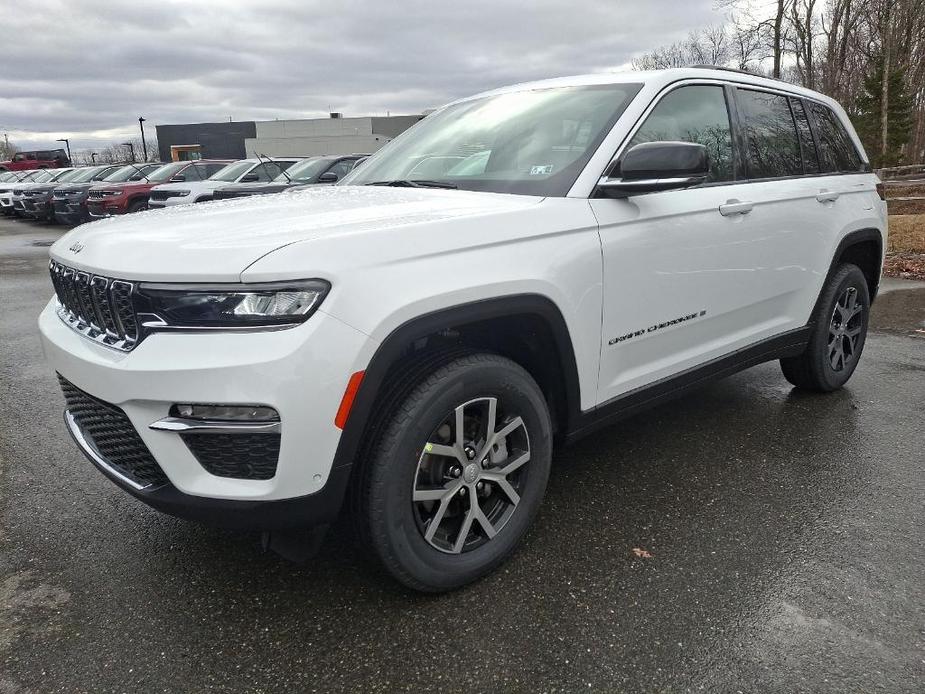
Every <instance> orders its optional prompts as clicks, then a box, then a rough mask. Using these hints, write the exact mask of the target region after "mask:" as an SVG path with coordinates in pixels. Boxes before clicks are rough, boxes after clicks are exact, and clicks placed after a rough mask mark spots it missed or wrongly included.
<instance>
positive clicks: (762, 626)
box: [0, 220, 925, 694]
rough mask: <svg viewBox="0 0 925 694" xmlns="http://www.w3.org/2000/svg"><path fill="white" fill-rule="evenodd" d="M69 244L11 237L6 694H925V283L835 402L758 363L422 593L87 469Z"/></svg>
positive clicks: (3, 565) (3, 506)
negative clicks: (181, 515)
mask: <svg viewBox="0 0 925 694" xmlns="http://www.w3.org/2000/svg"><path fill="white" fill-rule="evenodd" d="M59 234H60V231H59V230H55V229H53V228H49V227H42V226H38V225H29V224H23V223H15V222H9V221H3V220H0V297H2V302H0V402H2V409H0V519H2V524H0V694H13V693H16V694H21V693H23V692H41V693H45V692H148V691H152V692H162V691H163V692H202V691H249V692H250V691H252V692H270V691H320V692H331V691H342V690H343V691H358V692H359V691H362V692H375V691H383V692H394V691H405V690H415V691H434V690H444V691H479V692H495V691H525V692H534V691H550V692H551V691H562V692H576V691H667V692H684V691H701V690H712V691H722V692H726V691H746V692H796V691H814V692H815V691H831V692H845V691H853V692H872V691H886V692H920V691H922V690H923V683H925V599H923V598H925V579H923V576H925V542H923V540H925V502H923V501H925V472H923V464H925V454H923V451H925V426H923V424H925V422H923V411H925V334H922V333H917V332H916V330H917V329H925V324H923V321H925V287H919V288H907V287H912V285H909V284H903V283H901V282H898V283H897V282H891V283H889V285H890V286H888V287H887V289H888V290H889V291H885V292H884V293H883V295H882V296H881V297H880V298H879V299H878V302H877V304H876V305H875V307H874V318H873V322H872V324H873V326H874V328H875V332H873V333H871V335H870V336H869V338H868V342H867V347H866V350H865V354H864V357H863V359H862V362H861V365H860V367H859V369H858V371H857V373H856V374H855V376H854V378H853V379H852V380H851V382H850V383H849V384H848V386H847V387H846V388H845V389H844V390H842V391H840V392H837V393H834V394H831V395H825V396H821V395H807V394H801V393H799V392H796V391H794V390H792V389H791V388H790V387H789V385H788V384H787V383H786V382H785V381H784V379H783V378H782V377H781V375H780V372H779V369H778V367H777V365H776V364H773V363H772V364H765V365H762V366H759V367H757V368H754V369H752V370H750V371H747V372H744V373H742V374H739V375H737V376H734V377H732V378H729V379H727V380H725V381H722V382H720V383H717V384H715V385H712V386H709V387H707V388H705V389H703V390H701V391H699V392H697V393H695V394H692V395H690V396H688V397H686V398H684V399H683V400H680V401H677V402H675V403H671V404H668V405H666V406H663V407H660V408H658V409H655V410H651V411H649V412H647V413H644V414H642V415H640V416H637V417H635V418H634V419H631V420H628V421H626V422H624V423H623V424H621V425H619V426H617V427H615V428H612V429H610V430H607V431H604V432H602V433H601V434H599V435H596V436H594V437H591V438H589V439H586V440H584V441H582V442H581V443H579V444H577V445H575V446H573V447H571V448H567V449H564V450H562V451H560V452H559V453H558V454H557V455H556V459H555V461H554V467H553V474H552V477H551V480H550V484H549V491H548V494H547V499H546V502H545V504H544V506H543V509H542V511H541V513H540V516H539V518H538V520H537V523H536V525H535V527H534V529H533V530H532V532H531V533H530V534H529V536H528V538H527V541H526V542H525V544H524V546H523V547H522V549H521V550H520V551H519V552H518V553H517V554H516V555H515V557H514V558H513V560H512V561H510V562H509V563H508V564H507V565H505V566H504V567H503V568H502V569H501V570H500V571H498V572H497V573H495V574H493V575H492V576H490V577H488V578H486V579H485V580H482V581H481V582H479V583H477V584H476V585H473V586H471V587H469V588H466V589H464V590H461V591H458V592H456V593H453V594H450V595H445V596H439V597H422V596H419V595H415V594H410V593H407V592H405V591H403V590H401V589H399V588H397V587H395V585H394V584H392V583H391V582H390V581H388V580H386V579H385V578H383V577H382V576H380V575H378V574H377V573H375V571H373V570H372V569H370V568H369V567H368V566H366V565H364V564H363V563H362V562H361V560H360V558H359V557H358V556H357V552H356V549H355V547H354V545H353V540H352V538H351V535H350V533H349V532H347V531H346V530H345V529H343V528H338V529H336V530H335V532H333V533H332V534H330V535H329V537H328V539H327V541H326V543H325V546H324V547H323V549H322V552H321V555H320V556H319V557H318V558H317V559H316V560H315V561H314V562H312V563H311V564H309V565H307V566H301V567H300V566H296V565H293V564H289V563H286V562H285V561H282V560H280V559H278V558H276V557H275V556H273V555H267V554H262V553H261V552H260V550H259V538H258V537H257V536H256V535H253V534H239V533H230V532H224V531H218V530H212V529H208V528H203V527H200V526H196V525H193V524H189V523H185V522H182V521H179V520H175V519H172V518H169V517H166V516H161V515H159V514H157V513H155V512H154V511H152V510H150V509H148V508H147V507H145V506H143V505H142V504H140V503H138V502H136V501H134V500H133V499H131V498H129V497H128V496H126V495H125V494H123V493H122V492H120V491H119V490H118V489H116V488H115V487H114V486H113V485H111V484H110V483H109V482H108V481H107V480H106V479H104V478H103V477H102V476H101V475H100V474H98V473H97V472H96V471H95V470H93V469H92V468H91V466H90V465H89V463H87V461H86V460H85V459H84V458H83V457H82V455H81V454H80V453H78V452H77V450H76V449H75V448H74V447H73V445H72V444H71V442H70V440H69V438H68V436H67V434H66V433H65V430H64V427H63V424H62V421H61V409H62V400H61V397H60V395H59V394H58V390H57V386H56V383H55V380H54V377H53V374H52V373H50V372H49V370H48V369H47V368H46V366H45V364H44V363H43V361H42V356H41V351H40V346H39V341H38V336H37V333H36V327H35V318H36V315H37V314H38V312H39V310H40V308H41V306H42V304H43V303H44V302H45V301H46V300H47V298H48V296H50V294H51V287H50V283H49V281H48V279H47V274H46V270H45V263H46V257H47V256H46V253H47V249H46V248H44V247H42V246H41V245H33V242H39V243H42V242H45V241H48V240H51V239H54V238H56V237H57V236H58V235H59ZM637 550H638V551H637ZM640 554H641V555H643V556H639V555H640Z"/></svg>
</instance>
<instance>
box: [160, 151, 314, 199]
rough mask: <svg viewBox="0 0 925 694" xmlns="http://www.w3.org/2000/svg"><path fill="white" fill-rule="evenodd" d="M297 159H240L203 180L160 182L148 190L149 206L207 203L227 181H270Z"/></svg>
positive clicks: (228, 182)
mask: <svg viewBox="0 0 925 694" xmlns="http://www.w3.org/2000/svg"><path fill="white" fill-rule="evenodd" d="M299 161H300V157H290V158H278V157H274V158H273V159H269V158H266V159H241V160H240V161H236V162H233V163H231V164H228V165H227V166H224V167H222V168H221V169H220V170H218V171H215V172H213V173H212V175H211V176H209V178H207V179H206V180H204V181H196V180H190V181H183V182H175V183H162V184H160V185H158V186H155V187H154V188H153V189H152V190H151V195H150V196H149V197H148V207H149V208H151V209H155V208H159V207H170V206H173V205H186V204H189V203H193V202H206V201H207V200H211V199H212V194H213V193H214V192H215V191H216V190H217V189H219V188H222V187H223V186H226V185H228V184H230V183H247V184H259V183H261V182H264V183H269V182H270V181H272V180H274V179H275V178H276V177H277V176H280V175H281V174H282V172H283V171H286V170H287V169H289V167H290V166H292V165H293V164H295V163H297V162H299Z"/></svg>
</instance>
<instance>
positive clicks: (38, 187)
mask: <svg viewBox="0 0 925 694" xmlns="http://www.w3.org/2000/svg"><path fill="white" fill-rule="evenodd" d="M58 171H62V172H63V173H61V175H59V176H57V177H56V178H52V179H50V180H47V181H44V182H41V183H33V184H32V185H31V186H30V187H28V188H26V189H25V190H23V195H22V205H23V210H22V212H23V216H25V217H27V218H28V219H35V220H39V221H46V222H54V221H55V209H54V206H53V204H52V200H53V197H52V195H53V193H54V191H55V189H57V188H59V187H60V186H63V185H67V183H68V182H69V181H72V180H74V179H75V178H77V177H79V176H80V175H81V174H82V173H83V172H84V171H85V168H78V169H58Z"/></svg>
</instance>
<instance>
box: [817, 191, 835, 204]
mask: <svg viewBox="0 0 925 694" xmlns="http://www.w3.org/2000/svg"><path fill="white" fill-rule="evenodd" d="M839 195H840V193H836V192H835V191H834V190H820V191H819V194H818V195H817V196H816V201H817V202H823V203H824V202H835V201H836V200H838V196H839Z"/></svg>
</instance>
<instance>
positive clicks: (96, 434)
mask: <svg viewBox="0 0 925 694" xmlns="http://www.w3.org/2000/svg"><path fill="white" fill-rule="evenodd" d="M58 382H59V383H60V384H61V391H62V392H63V393H64V400H65V402H67V411H68V413H69V414H70V415H71V417H73V418H74V421H75V422H76V423H77V426H78V428H79V429H80V433H81V434H82V435H83V437H84V439H86V441H87V443H88V444H90V445H91V446H92V447H93V448H94V449H95V452H96V453H97V454H98V455H99V456H100V458H102V459H103V460H104V461H105V462H106V464H107V465H109V466H110V467H112V468H113V469H114V470H116V471H117V472H118V473H119V474H120V475H123V476H124V477H127V478H128V479H130V480H132V481H133V482H135V484H137V485H140V486H142V487H148V486H151V487H154V486H160V485H163V484H166V483H167V481H168V480H167V476H166V475H165V474H164V471H163V470H161V467H160V465H158V464H157V461H156V460H154V456H152V455H151V451H149V450H148V447H147V446H145V444H144V441H142V440H141V437H140V436H139V435H138V432H137V431H136V430H135V427H134V426H132V423H131V421H129V418H128V417H127V416H126V415H125V412H123V411H122V410H121V409H119V408H118V407H116V406H115V405H110V404H109V403H108V402H103V401H102V400H98V399H96V398H94V397H93V396H92V395H89V394H88V393H85V392H84V391H82V390H81V389H80V388H78V387H77V386H75V385H74V384H73V383H71V382H70V381H68V380H67V379H66V378H64V377H63V376H61V374H58Z"/></svg>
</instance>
